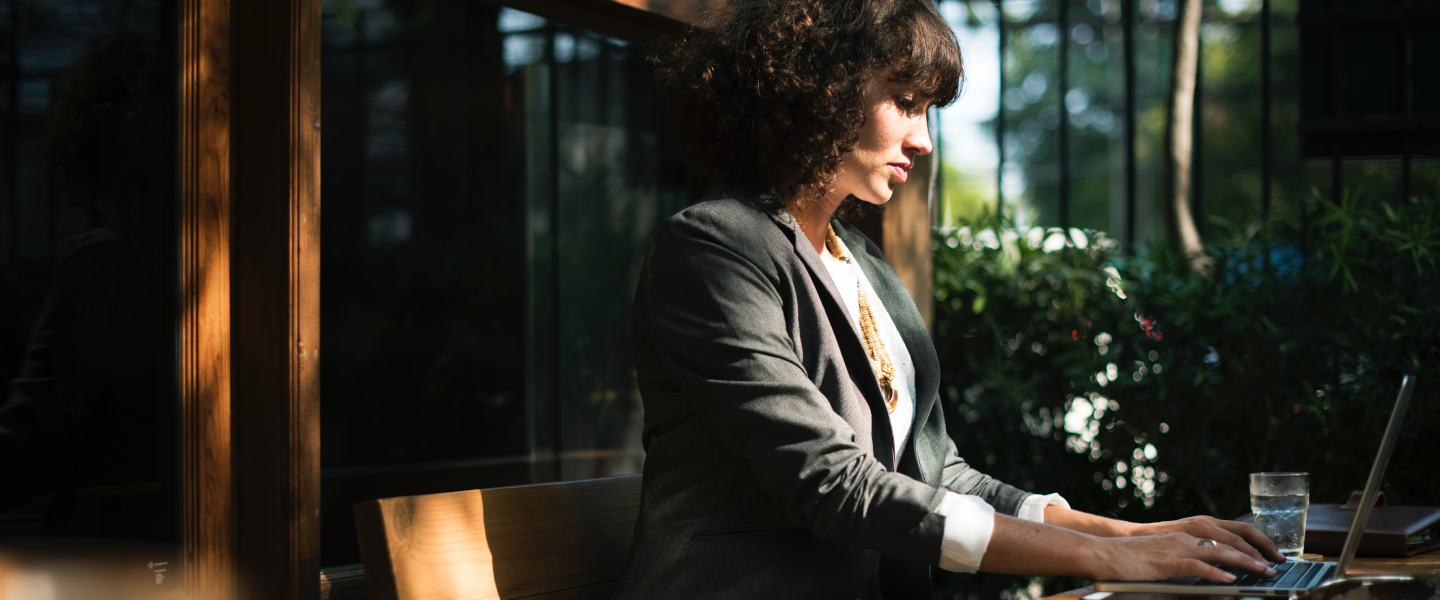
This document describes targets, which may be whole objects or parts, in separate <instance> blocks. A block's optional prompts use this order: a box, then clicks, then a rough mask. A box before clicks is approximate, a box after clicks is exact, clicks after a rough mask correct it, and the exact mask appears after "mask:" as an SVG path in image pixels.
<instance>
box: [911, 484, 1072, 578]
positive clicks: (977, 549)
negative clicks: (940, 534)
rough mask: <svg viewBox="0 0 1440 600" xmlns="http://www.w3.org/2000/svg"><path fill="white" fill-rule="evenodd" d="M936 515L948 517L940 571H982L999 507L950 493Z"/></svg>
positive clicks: (946, 494) (946, 518) (941, 550)
mask: <svg viewBox="0 0 1440 600" xmlns="http://www.w3.org/2000/svg"><path fill="white" fill-rule="evenodd" d="M1062 502H1063V500H1062ZM935 514H937V515H940V516H942V517H945V537H944V538H943V540H942V541H941V543H940V568H942V569H945V570H946V571H954V572H956V573H974V572H976V571H978V570H980V559H981V558H983V557H984V556H985V548H986V547H988V546H989V545H990V535H991V534H992V533H994V532H995V508H994V507H992V506H990V505H989V504H986V503H985V501H984V500H981V499H980V497H979V496H962V495H960V494H957V493H955V492H951V491H946V492H945V499H944V500H941V501H940V506H937V507H935Z"/></svg>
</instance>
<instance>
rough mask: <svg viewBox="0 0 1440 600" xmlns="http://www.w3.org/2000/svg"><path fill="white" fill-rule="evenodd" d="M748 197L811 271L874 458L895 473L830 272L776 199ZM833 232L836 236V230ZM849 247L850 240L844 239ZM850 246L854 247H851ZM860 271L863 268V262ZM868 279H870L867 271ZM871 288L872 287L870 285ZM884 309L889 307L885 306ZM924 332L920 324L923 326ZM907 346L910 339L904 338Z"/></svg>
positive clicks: (871, 376) (879, 405) (875, 387)
mask: <svg viewBox="0 0 1440 600" xmlns="http://www.w3.org/2000/svg"><path fill="white" fill-rule="evenodd" d="M744 197H748V198H750V199H751V200H752V201H753V202H754V203H755V205H756V206H757V207H758V208H759V209H760V210H761V211H762V212H764V213H766V214H768V215H770V218H771V219H772V220H774V221H775V222H776V224H778V225H780V227H781V229H783V230H785V231H787V232H789V235H790V236H791V241H792V242H793V243H794V248H795V254H796V255H797V256H799V257H800V262H802V263H804V264H805V268H806V269H808V270H809V271H810V279H811V280H812V281H813V282H814V283H815V288H816V290H817V291H818V292H819V295H820V300H821V302H823V303H824V308H825V314H826V315H827V316H828V317H829V321H830V329H831V330H832V331H834V333H835V339H836V341H837V342H839V344H840V351H841V355H842V356H843V358H844V359H845V370H846V372H848V373H849V374H850V380H851V381H853V382H854V383H855V387H857V388H859V389H860V393H861V395H862V396H864V397H865V403H866V404H867V405H868V406H869V407H870V415H871V423H870V427H871V433H872V435H873V436H874V442H875V449H874V450H875V458H876V459H878V460H879V461H880V463H881V464H883V465H885V468H887V469H889V470H891V471H894V470H895V468H896V465H895V434H894V432H893V431H891V429H890V418H889V415H890V413H889V411H888V410H886V408H885V400H884V395H883V394H882V393H881V392H880V382H879V381H877V380H876V379H875V372H874V371H873V370H871V367H870V358H869V357H868V356H867V355H866V354H865V344H864V342H862V341H860V332H858V331H856V330H855V325H854V323H853V322H852V321H851V320H850V311H849V309H847V308H845V303H844V302H843V301H842V300H841V297H840V290H839V289H838V288H836V287H835V282H834V280H832V279H831V278H830V270H829V269H827V268H825V265H824V264H823V263H821V262H820V255H819V254H818V253H816V252H815V247H814V246H812V245H811V244H810V240H809V238H807V237H805V233H804V232H802V231H800V227H799V224H798V223H797V222H796V221H795V217H794V216H792V215H791V214H790V211H789V210H788V209H786V208H785V205H784V204H783V203H782V202H781V201H780V199H779V198H776V197H774V196H773V195H770V194H744ZM836 233H837V234H838V233H839V229H838V228H837V230H836ZM846 243H847V244H849V243H850V242H849V240H848V239H847V240H846ZM852 247H853V246H852ZM861 264H862V268H863V264H864V263H863V262H862V263H861ZM866 276H867V277H873V276H872V275H870V273H869V271H866ZM872 285H873V284H872ZM886 306H887V308H888V307H889V306H890V305H889V304H888V303H887V304H886ZM922 329H923V325H922ZM905 343H906V344H907V345H908V344H909V343H910V340H909V339H908V338H907V339H906V340H905Z"/></svg>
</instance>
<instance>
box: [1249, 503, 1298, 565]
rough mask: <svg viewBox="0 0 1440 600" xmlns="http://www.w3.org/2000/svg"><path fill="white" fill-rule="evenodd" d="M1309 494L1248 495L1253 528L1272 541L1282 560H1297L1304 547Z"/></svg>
mask: <svg viewBox="0 0 1440 600" xmlns="http://www.w3.org/2000/svg"><path fill="white" fill-rule="evenodd" d="M1309 506H1310V494H1283V495H1265V494H1251V496H1250V510H1251V511H1252V512H1254V513H1255V527H1257V528H1259V529H1260V532H1261V533H1263V534H1265V536H1266V537H1268V538H1270V540H1271V541H1273V542H1275V547H1276V548H1277V549H1279V550H1280V554H1281V555H1283V556H1285V558H1299V557H1300V554H1301V551H1302V550H1303V549H1304V548H1305V512H1306V509H1308V508H1309Z"/></svg>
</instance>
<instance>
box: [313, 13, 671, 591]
mask: <svg viewBox="0 0 1440 600" xmlns="http://www.w3.org/2000/svg"><path fill="white" fill-rule="evenodd" d="M323 25H324V27H323V32H324V37H323V52H324V54H323V57H322V69H323V71H322V76H323V81H324V86H325V95H324V98H325V108H324V110H325V113H326V135H325V138H324V141H323V144H324V147H323V149H322V161H323V165H322V173H324V177H325V179H324V182H323V189H324V190H325V192H324V193H325V200H324V202H325V207H326V220H325V222H324V228H325V229H324V231H323V235H324V238H325V253H324V257H323V259H322V261H323V262H322V270H321V271H322V273H323V275H322V277H323V278H324V279H323V286H324V290H325V299H324V303H323V304H322V308H321V310H322V321H321V322H322V324H323V325H322V327H323V328H324V329H323V331H322V336H323V338H324V339H325V344H326V356H325V360H324V362H323V364H322V367H321V368H322V375H321V376H322V389H323V390H324V400H323V402H324V409H323V411H322V415H323V417H322V419H323V420H322V425H321V427H322V431H321V433H322V446H321V454H322V459H321V468H322V475H321V476H322V510H323V511H324V513H323V524H322V529H323V533H322V536H323V537H322V548H323V556H322V562H323V564H325V565H327V566H328V565H337V564H346V563H354V562H359V560H360V557H359V554H358V550H357V548H356V544H355V540H354V535H355V534H354V524H353V520H352V517H351V512H350V511H351V507H352V506H353V505H354V504H355V503H356V502H360V501H363V500H367V499H371V498H379V497H389V496H397V495H409V494H425V493H435V492H442V491H452V490H461V489H474V488H486V487H497V486H504V485H515V484H523V483H531V482H540V481H553V480H557V479H578V478H588V477H600V476H607V475H619V474H628V473H636V472H638V471H639V469H640V466H641V465H642V463H643V453H642V452H641V450H640V447H639V444H640V434H639V431H640V429H639V428H640V424H641V415H640V400H639V394H638V391H637V389H636V384H635V375H634V372H633V366H632V363H633V361H632V359H631V348H630V340H631V334H630V320H629V316H630V302H631V297H632V294H633V291H634V286H635V283H636V278H637V277H638V274H639V269H640V266H641V264H642V261H643V260H644V253H645V251H646V250H647V249H648V248H649V244H650V239H651V237H652V236H653V233H654V231H655V228H656V226H657V225H658V224H659V223H660V222H661V221H663V220H664V219H665V218H668V217H669V216H670V215H671V214H673V213H674V212H675V211H676V210H678V209H679V208H680V207H682V206H683V205H684V202H685V190H686V187H685V180H684V178H683V169H681V168H680V166H679V165H678V164H677V163H676V159H675V158H674V157H675V155H676V153H675V152H674V151H673V150H672V149H670V148H668V147H667V146H666V141H665V140H664V139H663V138H662V136H661V135H660V129H659V117H658V114H659V110H658V99H657V97H656V94H655V91H654V90H653V88H652V84H651V82H650V78H649V75H648V73H647V71H646V63H645V61H644V57H643V55H642V52H643V48H641V47H639V46H636V45H633V44H629V43H627V42H625V41H622V40H616V39H613V38H609V37H606V36H603V35H600V34H596V33H594V32H591V31H588V30H585V29H583V28H578V27H573V26H570V25H567V24H562V23H556V22H553V21H548V20H546V19H544V18H541V17H538V16H536V15H532V14H528V13H524V12H521V11H518V10H513V9H509V8H502V7H498V6H494V5H490V4H485V3H478V2H467V1H464V0H350V1H341V0H333V1H327V2H325V4H324V17H323Z"/></svg>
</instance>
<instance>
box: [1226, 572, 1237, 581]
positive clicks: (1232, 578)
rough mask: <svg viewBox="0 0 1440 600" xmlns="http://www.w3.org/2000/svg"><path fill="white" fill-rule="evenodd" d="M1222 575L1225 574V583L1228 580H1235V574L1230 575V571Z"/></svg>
mask: <svg viewBox="0 0 1440 600" xmlns="http://www.w3.org/2000/svg"><path fill="white" fill-rule="evenodd" d="M1224 575H1225V583H1230V582H1232V581H1235V576H1234V575H1231V574H1230V573H1225V574H1224Z"/></svg>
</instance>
